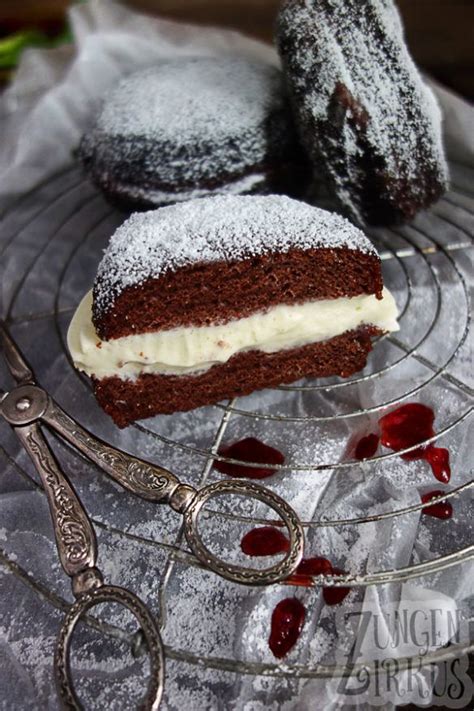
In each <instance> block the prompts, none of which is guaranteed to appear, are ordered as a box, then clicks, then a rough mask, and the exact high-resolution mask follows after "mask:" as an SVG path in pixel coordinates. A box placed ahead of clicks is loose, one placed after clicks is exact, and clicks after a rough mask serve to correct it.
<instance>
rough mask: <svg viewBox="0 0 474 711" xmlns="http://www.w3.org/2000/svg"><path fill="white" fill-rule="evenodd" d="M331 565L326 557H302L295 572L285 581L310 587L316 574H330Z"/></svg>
mask: <svg viewBox="0 0 474 711" xmlns="http://www.w3.org/2000/svg"><path fill="white" fill-rule="evenodd" d="M331 574H332V565H331V562H330V561H329V560H327V558H303V560H302V561H301V563H300V564H299V566H298V567H297V568H296V570H295V572H294V573H293V574H292V575H290V577H289V578H287V580H286V581H285V582H287V583H289V584H290V585H300V586H302V587H310V586H311V585H312V584H313V577H314V576H316V575H331Z"/></svg>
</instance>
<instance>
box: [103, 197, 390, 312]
mask: <svg viewBox="0 0 474 711" xmlns="http://www.w3.org/2000/svg"><path fill="white" fill-rule="evenodd" d="M320 247H327V248H337V247H346V248H348V249H352V250H357V251H359V252H366V253H367V252H371V253H376V250H375V248H374V247H373V245H372V244H371V242H370V241H369V240H368V239H367V237H366V236H365V235H364V234H363V232H361V231H360V230H359V229H358V228H357V227H354V225H352V224H351V223H350V222H349V221H348V220H346V219H344V218H343V217H340V216H339V215H336V214H335V213H330V212H327V211H326V210H321V209H319V208H316V207H312V206H310V205H303V204H302V203H300V202H298V201H296V200H292V199H291V198H288V197H286V196H276V195H267V196H245V195H237V196H216V197H211V198H205V199H200V200H190V201H188V202H186V203H183V204H180V205H170V206H169V207H164V208H160V209H158V210H151V211H149V212H145V213H135V214H133V215H132V216H131V217H130V218H129V219H128V220H127V221H126V222H124V224H123V225H121V226H120V227H119V228H118V230H117V231H116V232H115V234H114V235H113V237H112V238H111V240H110V245H109V247H108V249H107V250H106V253H105V256H104V258H103V259H102V262H101V263H100V266H99V269H98V273H97V279H96V282H95V289H94V306H95V308H96V309H97V311H98V312H102V313H103V312H105V311H107V310H108V309H109V308H111V306H112V305H113V300H114V299H115V298H116V296H117V295H118V294H120V293H121V292H122V291H123V290H124V289H126V288H127V287H130V286H137V285H138V284H142V283H143V282H144V281H146V280H147V279H150V278H157V277H159V276H161V275H162V274H165V273H166V272H168V271H176V270H177V269H179V268H180V267H184V266H189V265H191V264H198V263H202V262H219V261H227V260H228V259H229V255H232V258H233V259H235V260H239V259H245V258H249V257H252V256H256V255H260V254H268V253H272V252H288V251H289V250H290V249H295V248H296V249H315V248H320Z"/></svg>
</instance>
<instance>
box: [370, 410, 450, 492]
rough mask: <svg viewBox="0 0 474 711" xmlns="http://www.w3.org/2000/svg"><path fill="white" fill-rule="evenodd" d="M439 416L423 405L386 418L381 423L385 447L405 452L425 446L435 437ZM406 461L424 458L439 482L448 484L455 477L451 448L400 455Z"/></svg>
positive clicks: (397, 411) (394, 411)
mask: <svg viewBox="0 0 474 711" xmlns="http://www.w3.org/2000/svg"><path fill="white" fill-rule="evenodd" d="M434 419H435V415H434V412H433V410H432V409H431V408H430V407H427V406H426V405H422V404H421V403H409V404H407V405H402V406H401V407H398V408H397V409H396V410H393V411H392V412H389V413H388V414H387V415H384V416H383V417H382V418H381V419H380V420H379V424H380V428H381V437H380V441H381V442H382V444H383V446H384V447H388V448H389V449H393V450H394V451H395V452H399V451H400V450H402V449H407V448H408V447H413V446H414V445H416V444H421V443H422V442H425V441H426V440H427V439H430V438H431V437H433V436H434V434H435V431H434V429H433V423H434ZM400 456H401V457H402V458H403V459H407V460H410V461H411V460H415V459H424V460H425V461H427V462H428V463H429V464H430V466H431V468H432V470H433V474H434V475H435V477H436V479H438V481H440V482H442V483H443V484H447V483H448V482H449V480H450V478H451V468H450V465H449V452H448V450H447V449H442V448H440V447H434V446H433V445H432V444H430V445H428V446H427V447H417V448H416V449H414V450H413V451H411V452H405V453H404V454H401V455H400Z"/></svg>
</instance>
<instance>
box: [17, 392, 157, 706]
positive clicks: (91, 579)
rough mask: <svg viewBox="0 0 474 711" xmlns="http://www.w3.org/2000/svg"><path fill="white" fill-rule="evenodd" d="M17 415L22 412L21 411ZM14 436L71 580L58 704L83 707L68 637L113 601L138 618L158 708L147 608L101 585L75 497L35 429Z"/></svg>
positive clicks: (149, 701) (90, 534) (59, 656)
mask: <svg viewBox="0 0 474 711" xmlns="http://www.w3.org/2000/svg"><path fill="white" fill-rule="evenodd" d="M18 391H20V392H17V393H16V395H14V396H13V398H12V400H13V403H10V404H9V407H8V411H7V415H8V416H9V418H10V420H11V419H14V418H12V417H10V415H11V413H10V409H11V410H12V411H14V404H15V402H16V403H17V404H20V405H21V403H22V398H24V397H25V393H24V392H23V389H22V388H19V389H18ZM20 411H21V408H20ZM15 432H16V434H17V436H18V437H19V439H20V440H21V442H22V443H23V445H24V447H25V449H26V451H27V452H28V454H29V455H30V457H31V458H32V460H33V462H34V464H35V465H36V468H37V470H38V472H39V474H40V476H41V480H42V483H43V486H44V490H45V492H46V496H47V499H48V503H49V508H50V512H51V518H52V520H53V526H54V533H55V537H56V544H57V548H58V553H59V558H60V560H61V564H62V566H63V568H64V570H65V572H66V573H67V575H69V577H71V579H72V590H73V593H74V595H75V597H76V598H77V599H76V602H75V603H74V604H73V605H72V607H71V609H70V610H69V612H68V614H67V616H66V618H65V620H64V623H63V625H62V627H61V631H60V634H59V637H58V642H57V647H56V653H55V665H54V666H55V675H56V681H57V686H58V692H59V695H60V698H61V702H62V704H63V706H64V708H66V709H71V710H76V709H82V706H81V703H80V701H79V699H78V697H77V695H76V693H75V691H74V687H73V681H72V674H71V666H70V650H71V642H72V635H73V633H74V630H75V628H76V625H77V624H78V622H79V620H80V619H81V618H83V617H84V615H85V614H86V612H87V611H88V610H90V608H91V607H94V606H95V605H98V604H100V603H103V602H115V603H118V604H120V605H123V606H124V607H126V608H127V609H128V610H130V612H131V613H132V614H133V615H134V616H135V617H136V619H137V621H138V622H139V624H140V628H141V630H142V632H143V634H144V637H145V640H146V643H147V648H148V651H149V654H150V661H151V665H150V680H149V683H148V690H147V694H146V697H145V700H144V702H143V703H142V705H141V707H140V708H141V709H143V711H152V710H153V711H154V710H155V709H157V708H158V706H159V703H160V699H161V696H162V693H163V684H164V652H163V643H162V641H161V636H160V633H159V630H158V627H157V626H156V623H155V621H154V620H153V617H152V616H151V614H150V612H149V610H148V609H147V607H146V606H145V604H144V603H143V602H142V601H141V600H140V599H139V598H138V597H137V596H136V595H134V594H133V593H131V592H130V591H129V590H125V589H124V588H119V587H112V586H109V585H104V584H103V579H102V575H101V573H100V571H99V570H98V569H97V568H96V567H95V564H96V559H97V543H96V538H95V533H94V529H93V527H92V523H91V521H90V519H89V517H88V515H87V513H86V511H85V509H84V508H83V506H82V504H81V502H80V500H79V497H78V496H77V494H76V492H75V491H74V489H73V487H72V486H71V484H70V483H69V481H68V479H67V477H66V475H65V474H64V473H63V472H62V471H61V469H60V467H59V465H58V463H57V461H56V459H55V457H54V455H53V453H52V451H51V450H50V448H49V446H48V444H47V442H46V440H45V438H44V437H43V435H42V433H41V430H40V428H39V426H38V425H37V424H36V423H35V422H32V423H30V424H27V425H25V426H23V427H16V428H15Z"/></svg>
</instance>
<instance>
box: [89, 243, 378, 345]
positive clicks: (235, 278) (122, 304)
mask: <svg viewBox="0 0 474 711" xmlns="http://www.w3.org/2000/svg"><path fill="white" fill-rule="evenodd" d="M341 274H342V275H344V278H343V279H341ZM382 288H383V284H382V277H381V272H380V260H379V258H378V257H377V256H376V255H374V254H361V253H359V252H354V251H351V250H349V249H345V248H340V249H319V250H306V251H302V250H291V251H289V252H287V253H286V254H272V255H260V256H255V257H253V258H251V259H244V260H240V261H234V262H224V261H221V262H211V263H201V264H196V265H193V266H190V267H187V268H183V269H180V270H179V271H176V272H172V273H168V274H166V275H165V276H163V277H162V278H160V279H150V280H148V281H146V282H144V283H143V284H140V285H138V286H132V287H129V288H127V289H125V290H124V291H123V292H122V293H121V294H120V296H118V297H117V299H116V301H115V303H114V307H113V309H111V310H110V311H109V312H108V313H106V314H105V315H104V316H103V317H102V318H100V317H99V318H97V319H96V320H95V326H96V329H97V333H98V335H99V336H100V337H101V338H102V339H105V340H108V339H111V338H120V337H122V336H129V335H132V334H135V333H144V332H146V331H159V330H164V329H171V328H177V327H179V326H189V325H193V326H205V325H209V324H216V323H226V322H228V321H231V320H233V319H239V318H244V317H246V316H249V315H250V314H252V313H255V312H256V311H264V310H266V309H268V308H270V307H272V306H276V305H278V304H297V303H301V302H304V301H312V300H316V299H337V298H339V297H351V296H358V295H359V294H376V295H379V296H380V295H381V292H382Z"/></svg>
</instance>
